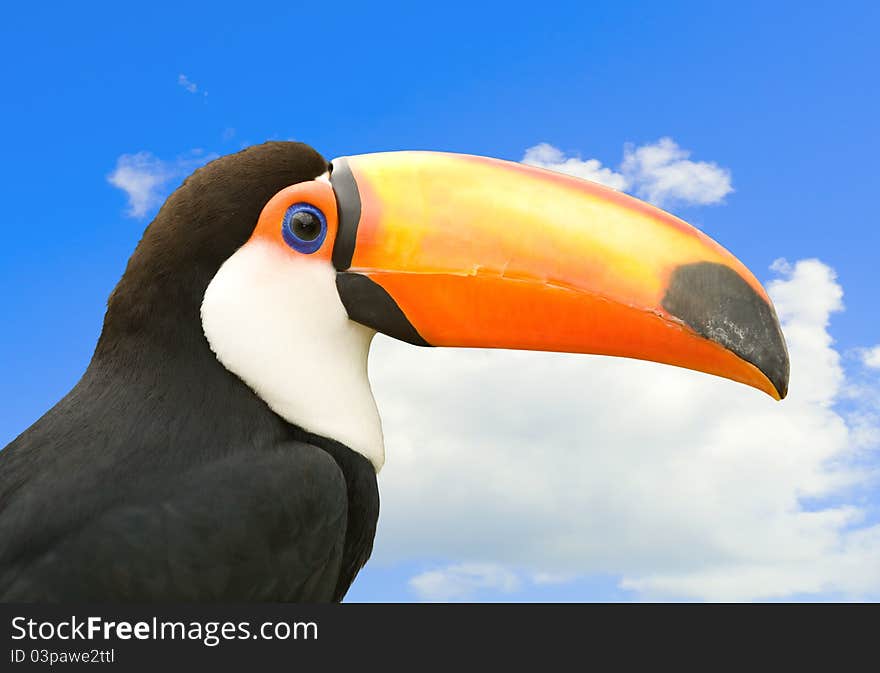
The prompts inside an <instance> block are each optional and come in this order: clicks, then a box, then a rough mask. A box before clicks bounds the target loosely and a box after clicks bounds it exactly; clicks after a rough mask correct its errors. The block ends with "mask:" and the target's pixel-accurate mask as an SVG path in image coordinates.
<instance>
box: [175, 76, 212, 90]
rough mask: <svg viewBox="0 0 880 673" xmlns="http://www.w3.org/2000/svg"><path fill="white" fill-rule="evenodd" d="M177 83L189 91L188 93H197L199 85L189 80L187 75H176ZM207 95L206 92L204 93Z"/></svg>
mask: <svg viewBox="0 0 880 673" xmlns="http://www.w3.org/2000/svg"><path fill="white" fill-rule="evenodd" d="M177 83H178V84H179V85H180V86H182V87H183V88H184V89H186V90H187V91H189V92H190V93H198V92H199V86H198V84H196V83H195V82H193V81H191V80H190V79H189V77H187V76H186V75H184V74H183V73H181V74H179V75H178V76H177ZM205 95H207V93H205Z"/></svg>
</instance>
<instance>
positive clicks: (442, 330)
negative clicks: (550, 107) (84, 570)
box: [330, 152, 789, 399]
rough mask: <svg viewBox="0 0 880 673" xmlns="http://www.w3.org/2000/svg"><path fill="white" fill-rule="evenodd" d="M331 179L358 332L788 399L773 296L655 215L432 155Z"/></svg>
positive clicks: (344, 171) (474, 160)
mask: <svg viewBox="0 0 880 673" xmlns="http://www.w3.org/2000/svg"><path fill="white" fill-rule="evenodd" d="M330 181H331V184H332V185H333V189H334V192H335V194H336V200H337V204H336V205H337V211H338V219H339V222H338V231H337V234H336V241H335V244H334V248H333V263H334V265H335V267H336V269H337V271H338V272H339V273H338V275H337V287H338V289H339V294H340V297H341V299H342V301H343V304H344V305H345V307H346V309H347V311H348V313H349V317H350V318H351V319H352V320H355V321H357V322H360V323H362V324H365V325H367V326H369V327H372V328H374V329H377V330H379V331H381V332H384V333H386V334H389V335H390V336H394V337H396V338H399V339H403V340H405V341H409V342H411V343H416V344H419V345H431V346H468V347H481V348H515V349H528V350H545V351H562V352H570V353H596V354H601V355H616V356H622V357H630V358H638V359H643V360H653V361H655V362H662V363H666V364H671V365H677V366H679V367H687V368H689V369H695V370H698V371H702V372H706V373H709V374H715V375H718V376H723V377H726V378H729V379H733V380H734V381H739V382H741V383H745V384H747V385H750V386H753V387H755V388H758V389H759V390H763V391H764V392H766V393H768V394H769V395H772V396H773V397H774V398H776V399H781V398H783V397H785V394H786V392H787V388H788V371H789V364H788V353H787V350H786V346H785V341H784V339H783V336H782V332H781V330H780V328H779V322H778V320H777V317H776V313H775V311H774V309H773V305H772V304H771V302H770V300H769V298H768V297H767V294H766V292H765V291H764V289H763V288H762V287H761V285H760V283H758V281H757V280H756V279H755V277H754V276H753V275H752V274H751V273H750V272H749V270H748V269H747V268H746V267H745V266H744V265H743V264H742V263H741V262H739V260H737V259H736V258H735V257H734V256H733V255H731V254H730V253H729V252H727V251H726V250H725V249H724V248H722V247H721V246H720V245H718V244H717V243H715V242H714V241H713V240H712V239H710V238H709V237H708V236H706V235H705V234H703V233H701V232H700V231H698V230H697V229H695V228H693V227H691V226H690V225H688V224H687V223H685V222H683V221H682V220H679V219H678V218H676V217H673V216H672V215H670V214H668V213H666V212H664V211H662V210H659V209H658V208H655V207H653V206H650V205H648V204H646V203H643V202H641V201H639V200H638V199H634V198H632V197H629V196H627V195H625V194H622V193H620V192H617V191H614V190H612V189H608V188H606V187H603V186H601V185H598V184H595V183H592V182H589V181H586V180H580V179H577V178H573V177H568V176H565V175H561V174H557V173H553V172H550V171H545V170H542V169H538V168H533V167H530V166H524V165H521V164H516V163H511V162H506V161H499V160H495V159H486V158H482V157H473V156H464V155H456V154H443V153H435V152H391V153H383V154H367V155H360V156H353V157H345V158H341V159H336V160H335V161H333V164H332V171H331V175H330Z"/></svg>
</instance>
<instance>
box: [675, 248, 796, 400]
mask: <svg viewBox="0 0 880 673" xmlns="http://www.w3.org/2000/svg"><path fill="white" fill-rule="evenodd" d="M662 305H663V308H664V309H665V310H667V311H668V312H669V313H670V314H672V315H674V316H676V317H677V318H679V319H680V320H682V321H683V322H684V323H685V324H686V325H687V326H688V327H690V328H691V329H693V330H694V331H695V332H697V334H699V335H701V336H703V337H705V338H706V339H710V340H711V341H714V342H716V343H719V344H721V345H722V346H724V347H725V348H726V349H727V350H729V351H731V352H733V353H735V354H736V355H738V356H739V357H740V358H742V359H743V360H745V361H746V362H750V363H751V364H753V365H754V366H755V367H757V368H758V369H759V370H761V372H763V373H764V375H765V376H766V377H767V378H768V379H769V380H770V382H771V383H772V384H773V386H774V387H775V388H776V392H777V393H778V394H779V398H780V399H783V398H784V397H785V396H786V395H787V394H788V378H789V360H788V349H787V348H786V345H785V338H784V337H783V335H782V329H781V328H780V326H779V319H778V318H777V317H776V311H775V310H774V309H773V306H771V305H770V304H769V303H768V302H767V301H766V300H765V299H764V298H763V297H762V296H760V295H759V294H758V293H757V292H755V290H754V288H752V286H751V285H749V284H748V283H747V282H746V281H745V279H743V278H742V277H741V276H740V275H739V274H738V273H737V272H736V271H734V270H733V269H731V268H730V267H729V266H725V265H724V264H717V263H714V262H697V263H694V264H685V265H683V266H680V267H678V268H677V269H676V270H675V271H674V272H673V274H672V278H671V280H670V283H669V288H668V289H667V291H666V295H665V296H664V297H663V302H662Z"/></svg>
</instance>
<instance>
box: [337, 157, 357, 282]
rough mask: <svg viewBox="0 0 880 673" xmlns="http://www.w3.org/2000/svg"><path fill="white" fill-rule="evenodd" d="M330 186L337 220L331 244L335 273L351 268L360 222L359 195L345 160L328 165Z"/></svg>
mask: <svg viewBox="0 0 880 673" xmlns="http://www.w3.org/2000/svg"><path fill="white" fill-rule="evenodd" d="M330 185H331V186H332V187H333V192H334V194H335V195H336V212H337V214H338V218H339V225H338V229H337V231H336V242H335V243H334V244H333V266H335V267H336V270H337V271H345V270H346V269H347V268H348V267H350V266H351V258H352V257H353V256H354V246H355V243H356V242H357V229H358V223H359V222H360V221H361V195H360V193H359V192H358V186H357V182H356V181H355V179H354V175H353V174H352V172H351V168H350V167H349V165H348V161H346V160H345V159H334V160H333V162H332V163H331V164H330Z"/></svg>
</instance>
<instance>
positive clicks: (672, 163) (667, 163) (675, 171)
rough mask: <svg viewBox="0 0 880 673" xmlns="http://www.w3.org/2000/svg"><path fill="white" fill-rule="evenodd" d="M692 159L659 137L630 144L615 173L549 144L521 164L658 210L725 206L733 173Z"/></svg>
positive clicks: (595, 161)
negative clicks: (582, 180) (599, 186)
mask: <svg viewBox="0 0 880 673" xmlns="http://www.w3.org/2000/svg"><path fill="white" fill-rule="evenodd" d="M689 156H690V152H689V151H688V150H685V149H682V148H681V147H679V146H678V144H676V142H675V141H674V140H672V139H671V138H661V139H660V140H658V141H657V142H656V143H648V144H645V145H641V146H639V147H636V146H634V145H631V144H627V145H626V146H625V147H624V155H623V161H622V162H621V164H620V166H619V168H618V170H617V171H615V170H613V169H610V168H606V167H603V166H602V164H601V162H600V161H599V160H598V159H586V160H584V159H581V158H580V157H577V156H575V157H566V156H565V154H564V153H563V152H562V151H561V150H559V149H557V148H556V147H554V146H553V145H550V144H548V143H540V144H538V145H535V146H534V147H530V148H529V149H527V150H526V152H525V155H524V156H523V159H522V161H523V163H526V164H531V165H533V166H540V167H542V168H548V169H550V170H554V171H558V172H560V173H567V174H569V175H574V176H577V177H580V178H586V179H587V180H593V181H595V182H600V183H602V184H604V185H607V186H609V187H612V188H614V189H617V190H620V191H629V192H631V193H633V194H635V195H636V196H638V197H639V198H642V199H645V200H647V201H650V202H651V203H654V204H656V205H658V206H664V205H670V204H680V205H709V204H716V203H721V202H722V201H723V199H724V197H725V196H727V195H728V194H730V193H731V192H732V191H733V187H732V185H731V176H730V171H729V170H728V169H726V168H722V167H720V166H718V165H717V164H715V163H712V162H706V161H699V162H697V161H691V160H690V159H689V158H688V157H689Z"/></svg>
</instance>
